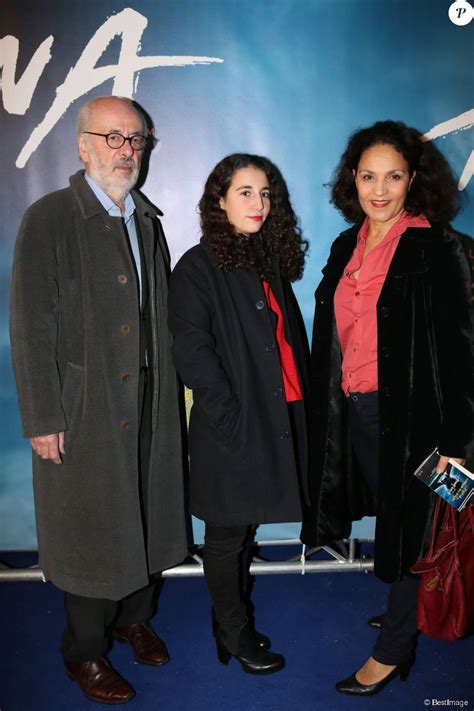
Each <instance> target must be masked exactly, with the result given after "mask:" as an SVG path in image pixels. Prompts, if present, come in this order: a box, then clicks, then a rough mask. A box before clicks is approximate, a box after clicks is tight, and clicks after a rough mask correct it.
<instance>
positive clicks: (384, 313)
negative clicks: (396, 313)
mask: <svg viewBox="0 0 474 711" xmlns="http://www.w3.org/2000/svg"><path fill="white" fill-rule="evenodd" d="M380 314H381V315H382V316H383V317H384V318H387V317H388V316H389V314H390V309H389V308H388V307H387V306H382V308H381V309H380Z"/></svg>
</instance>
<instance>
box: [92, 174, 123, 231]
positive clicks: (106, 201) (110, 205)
mask: <svg viewBox="0 0 474 711" xmlns="http://www.w3.org/2000/svg"><path fill="white" fill-rule="evenodd" d="M84 178H85V180H86V183H87V184H88V185H89V187H90V189H91V190H92V192H93V193H94V195H95V196H96V198H97V200H98V201H99V202H100V204H101V205H102V207H103V208H104V210H105V211H106V212H108V214H109V215H110V216H111V217H123V219H124V221H125V224H127V223H128V222H130V220H131V218H132V216H133V213H134V212H135V203H134V202H133V198H132V196H131V194H130V193H128V194H127V196H126V197H125V211H124V214H123V215H122V212H121V210H120V208H119V206H118V205H116V204H115V203H114V201H113V200H112V198H111V197H109V196H108V195H107V193H105V192H104V191H103V190H102V188H101V187H100V185H98V184H97V183H96V182H95V180H93V179H92V178H91V177H90V175H88V174H87V173H85V174H84Z"/></svg>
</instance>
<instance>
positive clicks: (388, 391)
mask: <svg viewBox="0 0 474 711" xmlns="http://www.w3.org/2000/svg"><path fill="white" fill-rule="evenodd" d="M383 395H384V397H390V388H389V387H388V386H387V385H386V386H385V387H384V389H383Z"/></svg>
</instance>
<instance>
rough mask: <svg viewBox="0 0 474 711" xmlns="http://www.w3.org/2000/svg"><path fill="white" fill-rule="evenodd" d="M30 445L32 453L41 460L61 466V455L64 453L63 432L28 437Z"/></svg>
mask: <svg viewBox="0 0 474 711" xmlns="http://www.w3.org/2000/svg"><path fill="white" fill-rule="evenodd" d="M30 444H31V446H32V448H33V451H34V452H36V454H37V455H38V457H41V459H51V461H52V462H54V463H55V464H62V459H61V454H65V453H66V452H65V449H64V432H58V433H56V434H50V435H40V436H39V437H30Z"/></svg>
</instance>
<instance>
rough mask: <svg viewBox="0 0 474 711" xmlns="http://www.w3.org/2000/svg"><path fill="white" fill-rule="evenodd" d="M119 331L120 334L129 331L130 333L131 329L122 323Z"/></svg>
mask: <svg viewBox="0 0 474 711" xmlns="http://www.w3.org/2000/svg"><path fill="white" fill-rule="evenodd" d="M120 330H121V331H122V333H130V331H131V330H132V329H131V327H130V325H129V324H128V323H123V324H122V325H121V326H120Z"/></svg>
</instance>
